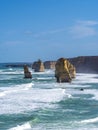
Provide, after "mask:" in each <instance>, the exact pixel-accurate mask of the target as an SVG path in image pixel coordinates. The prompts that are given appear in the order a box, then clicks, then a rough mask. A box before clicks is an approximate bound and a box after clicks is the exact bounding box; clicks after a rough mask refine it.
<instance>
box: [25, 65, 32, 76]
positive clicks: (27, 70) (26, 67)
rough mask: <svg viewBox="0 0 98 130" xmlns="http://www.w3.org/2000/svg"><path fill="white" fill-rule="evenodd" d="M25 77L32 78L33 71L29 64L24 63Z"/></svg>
mask: <svg viewBox="0 0 98 130" xmlns="http://www.w3.org/2000/svg"><path fill="white" fill-rule="evenodd" d="M24 78H32V75H31V72H30V71H29V69H28V66H27V65H24Z"/></svg>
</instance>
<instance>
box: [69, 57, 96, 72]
mask: <svg viewBox="0 0 98 130" xmlns="http://www.w3.org/2000/svg"><path fill="white" fill-rule="evenodd" d="M68 60H69V61H70V63H72V64H73V65H74V66H75V68H76V71H77V73H98V56H79V57H75V58H70V59H68Z"/></svg>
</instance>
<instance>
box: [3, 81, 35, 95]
mask: <svg viewBox="0 0 98 130" xmlns="http://www.w3.org/2000/svg"><path fill="white" fill-rule="evenodd" d="M33 85H34V84H33V83H27V84H22V85H15V86H14V87H13V86H10V87H6V88H1V90H2V91H1V92H0V97H3V96H6V95H7V94H11V93H16V92H20V91H22V90H29V89H30V88H32V86H33Z"/></svg>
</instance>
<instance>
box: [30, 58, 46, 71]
mask: <svg viewBox="0 0 98 130" xmlns="http://www.w3.org/2000/svg"><path fill="white" fill-rule="evenodd" d="M32 69H34V71H35V72H44V69H45V68H44V64H43V62H42V61H41V60H38V61H37V62H34V63H33V65H32Z"/></svg>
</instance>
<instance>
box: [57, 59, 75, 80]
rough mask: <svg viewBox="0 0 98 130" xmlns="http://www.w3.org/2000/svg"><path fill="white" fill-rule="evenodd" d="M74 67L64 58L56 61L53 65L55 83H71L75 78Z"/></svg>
mask: <svg viewBox="0 0 98 130" xmlns="http://www.w3.org/2000/svg"><path fill="white" fill-rule="evenodd" d="M75 73H76V71H75V67H74V66H73V65H72V64H71V63H70V62H69V61H68V60H66V59H65V58H60V59H58V60H57V62H56V65H55V77H56V79H57V82H71V80H72V78H74V77H75Z"/></svg>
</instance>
